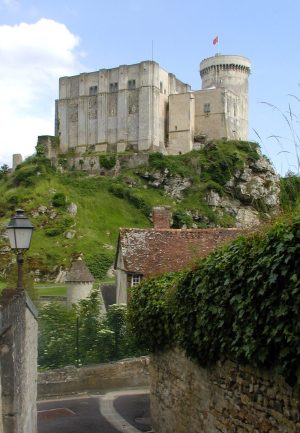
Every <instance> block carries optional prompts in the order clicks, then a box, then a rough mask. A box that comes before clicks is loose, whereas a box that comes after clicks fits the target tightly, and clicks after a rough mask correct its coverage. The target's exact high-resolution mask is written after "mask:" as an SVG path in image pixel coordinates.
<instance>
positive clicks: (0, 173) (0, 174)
mask: <svg viewBox="0 0 300 433" xmlns="http://www.w3.org/2000/svg"><path fill="white" fill-rule="evenodd" d="M7 173H8V165H7V164H3V165H1V167H0V179H3V178H4V177H5V176H6V175H7Z"/></svg>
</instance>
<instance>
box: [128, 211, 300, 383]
mask: <svg viewBox="0 0 300 433" xmlns="http://www.w3.org/2000/svg"><path fill="white" fill-rule="evenodd" d="M174 278H176V277H172V276H163V277H160V278H158V279H157V280H155V279H149V280H145V281H144V282H143V283H142V284H141V285H140V286H139V287H137V288H133V289H132V290H131V301H130V303H129V318H130V324H131V327H132V329H133V332H134V334H135V337H136V339H137V341H138V343H139V344H140V346H141V347H146V348H149V349H150V350H151V351H157V350H164V349H165V348H167V347H169V346H170V345H177V346H179V347H181V348H182V349H184V350H185V351H186V353H187V355H188V356H189V357H191V358H193V359H195V360H196V361H197V362H198V363H199V364H200V365H204V366H205V365H210V364H213V363H215V362H216V361H217V360H218V359H224V358H226V359H231V360H233V361H236V362H241V363H246V364H250V365H253V366H259V367H264V368H274V369H275V371H276V372H277V373H279V374H282V375H283V376H284V377H285V378H286V380H287V381H288V382H289V383H290V384H294V383H295V382H296V381H297V380H298V383H300V368H299V365H300V350H299V347H300V319H299V310H300V217H299V215H296V216H295V217H293V218H292V219H291V220H290V221H282V222H279V223H277V224H276V225H275V226H274V227H273V229H272V230H270V231H269V232H267V233H265V234H257V235H255V236H252V237H249V238H239V239H237V240H236V241H234V242H232V243H231V244H230V245H228V246H226V247H223V248H222V249H220V250H217V251H215V252H214V253H212V254H210V255H209V256H208V257H207V258H205V259H204V260H202V261H201V262H200V263H199V265H198V266H197V267H196V268H195V269H194V270H193V271H190V272H189V273H187V274H186V275H185V276H184V277H183V278H179V279H178V281H176V280H174Z"/></svg>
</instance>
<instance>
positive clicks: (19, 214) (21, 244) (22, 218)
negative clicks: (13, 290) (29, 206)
mask: <svg viewBox="0 0 300 433" xmlns="http://www.w3.org/2000/svg"><path fill="white" fill-rule="evenodd" d="M6 230H7V234H8V239H9V243H10V247H11V249H12V250H13V251H14V252H15V253H16V255H17V264H18V283H17V290H22V289H23V269H22V268H23V251H26V250H28V249H29V246H30V241H31V236H32V232H33V225H32V224H31V222H30V221H29V219H28V218H27V217H26V215H25V214H24V211H23V210H22V209H17V210H16V215H15V216H14V217H13V218H12V219H11V220H10V222H9V224H8V225H7V227H6Z"/></svg>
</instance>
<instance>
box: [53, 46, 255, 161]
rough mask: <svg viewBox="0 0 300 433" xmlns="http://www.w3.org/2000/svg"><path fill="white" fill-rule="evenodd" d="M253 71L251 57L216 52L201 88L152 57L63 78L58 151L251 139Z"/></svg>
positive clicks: (173, 147) (188, 146)
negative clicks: (249, 101) (192, 89)
mask: <svg viewBox="0 0 300 433" xmlns="http://www.w3.org/2000/svg"><path fill="white" fill-rule="evenodd" d="M249 74H250V61H249V60H248V59H246V58H245V57H242V56H231V55H220V54H216V55H215V56H214V57H210V58H207V59H205V60H203V61H202V62H201V63H200V76H201V79H202V90H197V91H191V87H190V86H189V85H188V84H185V83H183V82H182V81H180V80H178V79H177V78H176V77H175V75H174V74H172V73H169V72H167V71H165V70H164V69H163V68H162V67H161V66H160V65H159V64H158V63H156V62H154V61H149V60H148V61H143V62H141V63H138V64H134V65H122V66H119V67H117V68H112V69H100V70H99V71H95V72H90V73H82V74H80V75H76V76H73V77H62V78H60V81H59V99H58V100H57V101H56V120H55V135H56V136H59V138H60V140H59V145H58V148H57V149H56V152H57V153H59V154H64V153H70V152H73V153H74V152H75V153H76V154H82V153H84V152H85V151H91V152H93V151H96V152H124V151H126V150H132V151H135V152H150V151H158V152H163V153H166V154H178V153H185V152H189V151H190V150H192V149H193V148H194V143H195V142H196V143H197V142H198V143H199V142H205V141H207V140H210V139H220V138H228V139H240V140H246V139H247V135H248V76H249Z"/></svg>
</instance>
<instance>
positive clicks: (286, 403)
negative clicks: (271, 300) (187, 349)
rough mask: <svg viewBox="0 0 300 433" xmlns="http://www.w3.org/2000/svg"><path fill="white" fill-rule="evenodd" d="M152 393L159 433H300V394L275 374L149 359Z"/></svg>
mask: <svg viewBox="0 0 300 433" xmlns="http://www.w3.org/2000/svg"><path fill="white" fill-rule="evenodd" d="M150 393H151V416H152V425H153V429H154V431H155V432H156V433H175V432H176V433H191V432H195V433H299V432H300V393H299V389H296V388H294V389H293V388H291V387H290V386H289V385H288V384H287V383H286V382H285V381H284V379H283V378H282V377H280V376H275V375H274V374H272V372H268V371H260V370H257V369H254V368H250V367H245V366H240V365H237V364H235V363H233V362H229V361H226V362H224V363H223V362H222V363H221V362H219V363H218V364H217V365H216V366H214V367H213V368H207V369H204V368H200V367H199V366H198V365H196V364H195V363H194V362H192V361H190V360H188V359H187V358H186V357H185V356H184V355H183V354H182V353H181V352H179V351H177V350H176V351H170V352H167V353H163V354H159V355H154V356H152V357H151V362H150Z"/></svg>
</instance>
